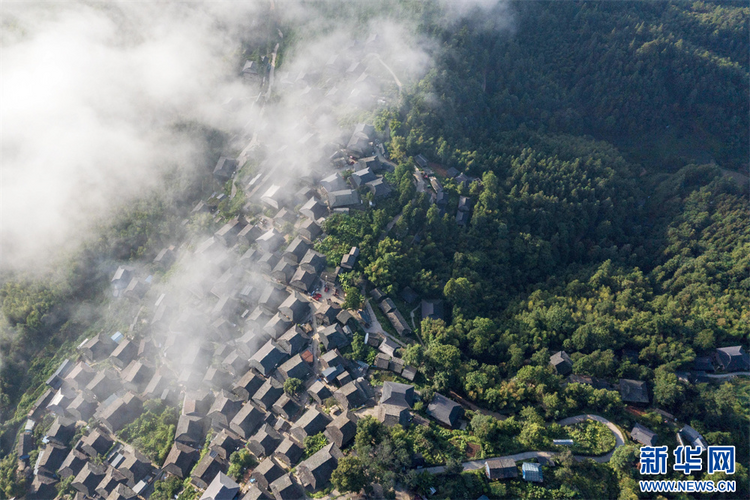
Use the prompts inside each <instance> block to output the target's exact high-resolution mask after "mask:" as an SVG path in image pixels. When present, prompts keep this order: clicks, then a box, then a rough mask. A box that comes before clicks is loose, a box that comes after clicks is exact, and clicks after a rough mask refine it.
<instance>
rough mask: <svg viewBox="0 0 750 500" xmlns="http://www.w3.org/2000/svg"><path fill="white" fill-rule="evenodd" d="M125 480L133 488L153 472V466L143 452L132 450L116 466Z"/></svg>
mask: <svg viewBox="0 0 750 500" xmlns="http://www.w3.org/2000/svg"><path fill="white" fill-rule="evenodd" d="M117 470H119V471H120V472H121V473H122V474H123V476H125V479H126V481H127V485H128V487H130V488H135V486H136V484H138V483H139V482H141V481H143V480H144V479H145V480H148V477H149V476H150V475H151V474H152V473H153V472H154V470H155V469H154V466H153V465H152V464H151V461H150V460H149V459H148V457H146V456H145V455H144V454H142V453H141V452H139V451H138V450H133V451H132V452H128V453H126V454H125V458H124V460H123V461H122V462H121V463H120V464H119V466H118V467H117Z"/></svg>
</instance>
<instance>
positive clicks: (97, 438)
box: [80, 429, 114, 458]
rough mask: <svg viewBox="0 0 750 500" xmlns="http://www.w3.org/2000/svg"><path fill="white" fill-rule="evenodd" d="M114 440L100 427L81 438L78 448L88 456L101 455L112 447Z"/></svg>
mask: <svg viewBox="0 0 750 500" xmlns="http://www.w3.org/2000/svg"><path fill="white" fill-rule="evenodd" d="M113 443H114V440H113V439H112V438H111V437H109V435H107V434H105V433H104V432H102V431H101V430H100V429H94V430H93V431H91V432H90V433H89V434H88V435H87V436H85V437H83V438H81V445H80V449H81V451H82V452H84V453H85V454H87V455H88V456H89V457H91V458H94V457H96V456H97V455H103V454H104V453H106V452H107V450H109V449H110V448H111V447H112V444H113Z"/></svg>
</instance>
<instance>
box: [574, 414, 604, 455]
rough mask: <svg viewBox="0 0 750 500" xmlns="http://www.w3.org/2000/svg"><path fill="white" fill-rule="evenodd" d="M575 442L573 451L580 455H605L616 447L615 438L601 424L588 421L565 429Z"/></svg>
mask: <svg viewBox="0 0 750 500" xmlns="http://www.w3.org/2000/svg"><path fill="white" fill-rule="evenodd" d="M565 432H566V433H567V434H568V436H569V437H570V439H572V440H573V443H574V444H573V446H572V447H571V451H572V452H573V453H576V454H579V455H604V454H605V453H609V452H610V451H612V450H613V449H614V447H615V436H614V434H612V431H611V430H609V428H608V427H607V426H606V425H604V424H603V423H601V422H596V421H594V420H586V421H584V422H581V423H580V424H574V425H571V426H568V427H566V428H565Z"/></svg>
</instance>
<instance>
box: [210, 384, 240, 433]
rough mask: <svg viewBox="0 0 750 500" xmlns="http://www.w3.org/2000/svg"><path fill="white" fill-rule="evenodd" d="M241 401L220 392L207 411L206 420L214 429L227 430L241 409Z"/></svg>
mask: <svg viewBox="0 0 750 500" xmlns="http://www.w3.org/2000/svg"><path fill="white" fill-rule="evenodd" d="M242 402H243V400H242V399H241V398H238V397H236V396H233V395H230V394H229V393H227V392H225V391H220V392H219V393H218V395H217V396H216V399H215V400H214V403H213V404H212V405H211V408H210V409H209V410H208V415H207V416H208V418H209V419H210V420H211V425H212V427H213V428H215V429H227V428H229V424H230V422H231V421H232V419H233V418H234V416H235V415H237V412H239V411H240V408H242Z"/></svg>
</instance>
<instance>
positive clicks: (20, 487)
mask: <svg viewBox="0 0 750 500" xmlns="http://www.w3.org/2000/svg"><path fill="white" fill-rule="evenodd" d="M17 468H18V455H16V454H15V453H11V454H9V455H6V456H5V458H3V459H2V460H0V495H1V496H2V497H3V498H13V497H22V496H23V495H25V494H26V479H25V478H24V477H23V476H22V475H21V474H18V473H17V472H16V469H17Z"/></svg>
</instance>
